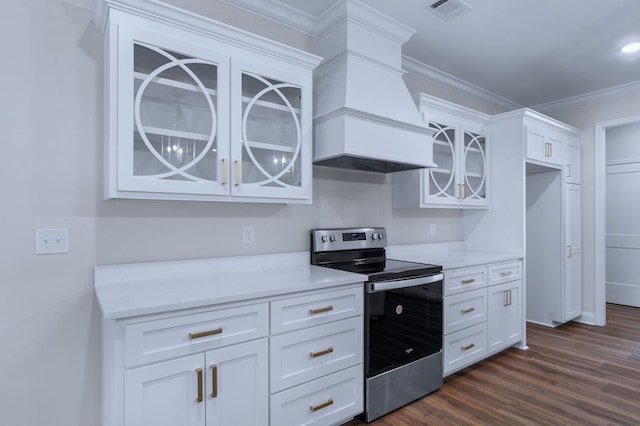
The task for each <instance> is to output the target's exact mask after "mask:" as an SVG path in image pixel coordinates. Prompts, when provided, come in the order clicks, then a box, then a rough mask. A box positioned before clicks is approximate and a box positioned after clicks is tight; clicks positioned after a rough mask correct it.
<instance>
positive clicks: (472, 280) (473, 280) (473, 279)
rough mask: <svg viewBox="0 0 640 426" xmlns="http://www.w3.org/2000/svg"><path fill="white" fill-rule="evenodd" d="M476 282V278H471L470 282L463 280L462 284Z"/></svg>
mask: <svg viewBox="0 0 640 426" xmlns="http://www.w3.org/2000/svg"><path fill="white" fill-rule="evenodd" d="M475 282H476V280H475V278H469V279H468V280H461V281H460V284H473V283H475Z"/></svg>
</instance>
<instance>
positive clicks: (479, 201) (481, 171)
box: [460, 129, 488, 206]
mask: <svg viewBox="0 0 640 426" xmlns="http://www.w3.org/2000/svg"><path fill="white" fill-rule="evenodd" d="M461 135H462V140H461V141H460V142H461V143H460V171H461V173H460V189H461V191H462V194H461V195H460V203H461V204H463V205H467V206H486V205H487V201H488V199H487V138H486V136H484V135H482V134H480V133H477V132H475V131H471V130H467V129H462V131H461Z"/></svg>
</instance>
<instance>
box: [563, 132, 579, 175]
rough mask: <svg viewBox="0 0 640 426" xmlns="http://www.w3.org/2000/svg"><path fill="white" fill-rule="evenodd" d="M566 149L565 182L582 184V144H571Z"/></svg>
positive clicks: (577, 142)
mask: <svg viewBox="0 0 640 426" xmlns="http://www.w3.org/2000/svg"><path fill="white" fill-rule="evenodd" d="M566 148H567V149H566V154H567V164H566V165H565V182H566V183H580V173H581V171H580V143H579V141H575V142H569V143H568V144H567V147H566Z"/></svg>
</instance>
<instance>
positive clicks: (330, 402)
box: [309, 398, 333, 411]
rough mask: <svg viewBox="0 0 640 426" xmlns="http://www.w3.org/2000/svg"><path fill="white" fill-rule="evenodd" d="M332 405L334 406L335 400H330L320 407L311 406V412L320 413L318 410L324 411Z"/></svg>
mask: <svg viewBox="0 0 640 426" xmlns="http://www.w3.org/2000/svg"><path fill="white" fill-rule="evenodd" d="M330 405H333V398H329V400H328V401H327V402H323V403H322V404H320V405H311V406H309V410H311V411H318V410H322V409H323V408H325V407H328V406H330Z"/></svg>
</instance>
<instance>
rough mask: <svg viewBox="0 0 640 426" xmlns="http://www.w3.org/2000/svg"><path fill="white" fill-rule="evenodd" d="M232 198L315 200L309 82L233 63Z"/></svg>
mask: <svg viewBox="0 0 640 426" xmlns="http://www.w3.org/2000/svg"><path fill="white" fill-rule="evenodd" d="M231 67H232V79H231V90H232V92H231V149H232V152H231V156H232V159H233V168H232V176H233V179H232V181H233V182H232V183H233V184H232V185H231V193H232V194H233V195H234V196H246V197H271V198H292V199H306V198H308V199H310V198H311V155H312V152H311V132H312V125H311V120H312V117H311V90H312V89H311V88H312V81H311V76H310V75H309V74H308V73H301V72H300V70H298V71H296V70H295V69H291V70H282V69H272V68H269V67H266V66H264V65H258V64H253V63H248V62H245V61H241V60H237V59H234V60H233V61H232V64H231Z"/></svg>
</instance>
